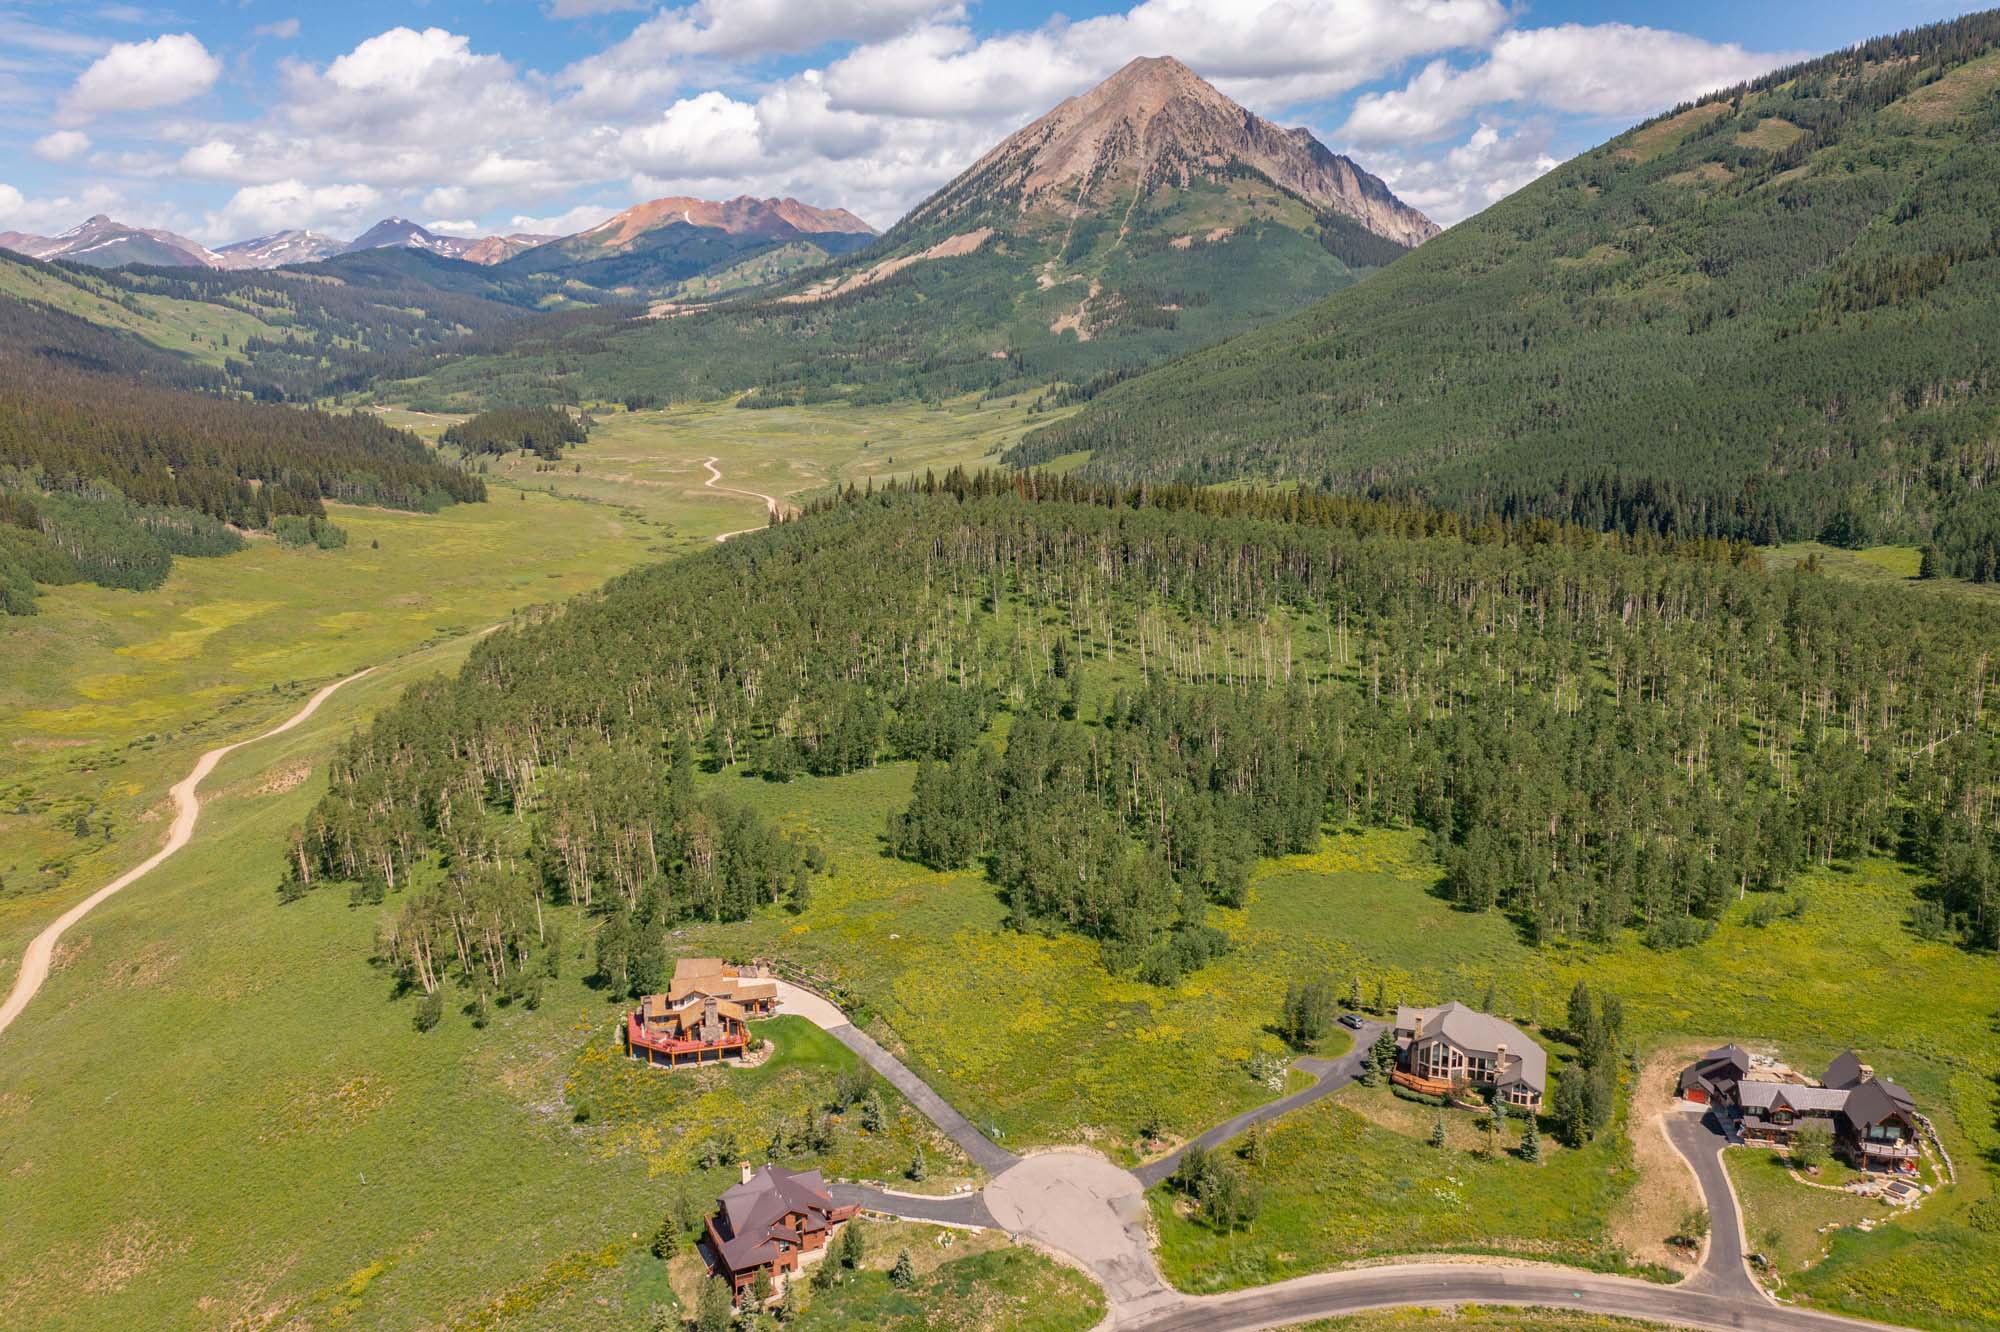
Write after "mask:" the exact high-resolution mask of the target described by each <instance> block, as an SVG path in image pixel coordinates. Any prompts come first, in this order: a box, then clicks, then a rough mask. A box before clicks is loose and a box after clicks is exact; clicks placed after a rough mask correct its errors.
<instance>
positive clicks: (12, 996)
mask: <svg viewBox="0 0 2000 1332" xmlns="http://www.w3.org/2000/svg"><path fill="white" fill-rule="evenodd" d="M374 669H375V668H374V667H373V666H370V667H369V668H368V670H365V671H356V672H355V673H354V674H352V675H350V676H348V677H347V678H346V679H344V680H335V681H334V682H333V683H332V684H330V685H327V686H326V687H325V688H323V689H321V690H320V691H319V692H318V693H316V694H314V695H313V696H312V697H311V698H309V699H307V700H306V703H305V706H304V707H302V708H300V709H299V710H298V711H297V712H295V713H293V714H292V715H291V716H289V717H287V718H286V719H285V720H284V721H281V722H279V723H278V724H277V725H276V726H273V727H272V728H271V729H270V730H268V731H265V732H264V733H263V734H261V735H253V736H251V737H250V738H249V739H248V740H238V741H235V742H234V743H232V744H227V745H223V746H222V747H221V748H219V749H211V750H209V751H208V752H207V753H206V754H203V755H202V756H201V757H200V758H199V759H197V760H196V761H195V765H194V770H193V771H191V772H189V773H188V775H187V776H185V777H183V778H181V780H180V781H179V782H177V783H175V785H174V788H173V792H172V795H173V799H174V823H173V827H172V828H171V829H169V830H168V832H167V840H166V843H165V844H164V845H162V846H161V847H160V849H159V850H157V851H155V852H154V853H153V854H152V855H150V856H148V857H146V859H145V860H143V861H141V862H140V863H139V864H138V865H136V866H134V867H133V868H131V869H129V870H127V871H125V873H123V874H121V875H119V876H118V877H117V878H115V879H113V880H112V881H111V882H110V883H107V884H105V885H104V886H103V887H102V888H99V889H98V890H97V891H96V892H94V893H92V894H91V895H90V896H89V897H86V898H84V899H83V900H82V901H81V902H78V903H77V904H76V905H75V906H73V907H71V908H70V909H69V910H67V911H65V912H63V913H62V915H60V916H58V917H56V920H55V923H54V924H53V925H50V926H49V927H48V928H47V929H45V930H43V931H42V932H41V933H40V934H38V935H36V936H35V938H34V942H32V943H30V944H29V945H28V951H27V952H26V953H25V954H23V955H22V958H21V971H20V974H19V975H17V976H15V977H14V988H13V989H12V990H11V991H9V992H8V995H7V1002H6V1003H5V1004H0V1032H4V1031H6V1030H7V1028H8V1027H9V1026H10V1025H12V1023H13V1021H14V1019H15V1018H17V1017H19V1016H20V1014H21V1010H22V1009H24V1008H26V1007H27V1006H28V1001H29V1000H30V999H33V998H34V997H35V993H36V991H38V990H40V989H41V988H42V982H43V981H45V980H47V979H48V978H49V963H50V961H51V960H52V959H53V958H54V957H55V951H56V943H57V942H58V941H59V940H60V939H61V938H62V937H63V934H64V932H65V931H67V930H68V929H69V928H70V927H71V926H72V925H74V924H76V923H77V922H78V921H80V920H82V919H83V918H84V917H85V916H87V915H89V914H90V913H91V912H92V911H93V910H95V909H96V908H97V906H98V904H100V903H101V902H103V901H104V900H105V899H107V898H109V897H110V896H111V895H112V894H113V893H117V892H120V891H122V890H124V889H126V888H129V887H131V886H132V885H133V884H134V883H137V882H138V881H139V880H140V879H142V878H144V877H145V876H146V875H148V874H150V873H152V872H153V870H154V869H155V868H156V867H158V865H159V864H160V862H161V861H163V860H165V859H166V858H167V857H168V856H171V855H172V854H174V852H176V851H178V850H180V849H181V848H182V847H184V846H186V845H187V844H188V839H189V838H190V837H192V836H193V835H194V825H195V820H196V819H199V818H200V817H201V797H200V796H199V795H197V794H196V793H195V788H196V787H198V786H200V785H201V783H202V779H203V778H205V777H207V776H208V774H209V773H211V772H213V771H215V765H216V764H218V763H220V762H222V760H223V759H224V758H226V757H227V756H228V755H230V754H231V753H233V752H235V751H236V750H238V749H241V748H242V747H243V746H245V745H254V744H256V743H257V742H258V741H259V740H268V739H270V738H271V737H272V736H274V735H280V734H283V733H284V732H286V731H289V730H291V729H292V728H293V727H294V726H297V725H298V724H299V723H300V722H303V721H304V720H305V719H306V718H308V717H310V716H312V715H313V713H315V712H317V711H318V710H319V705H320V704H322V703H324V702H326V700H327V699H328V698H330V697H331V696H332V695H333V692H334V690H336V689H339V688H340V687H341V686H342V685H347V684H352V683H354V681H356V680H359V679H360V678H361V677H362V676H364V675H367V674H369V673H370V672H371V671H373V670H374Z"/></svg>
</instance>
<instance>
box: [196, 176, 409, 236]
mask: <svg viewBox="0 0 2000 1332" xmlns="http://www.w3.org/2000/svg"><path fill="white" fill-rule="evenodd" d="M381 203H382V195H381V193H380V192H379V191H377V190H376V189H375V188H374V187H373V186H370V185H364V184H360V183H348V184H339V185H308V184H306V183H305V182H304V181H300V180H280V181H273V182H271V183H269V184H265V185H246V186H244V187H243V188H242V189H240V190H238V191H236V193H235V194H234V195H233V196H231V197H230V200H229V202H228V203H227V204H225V205H224V206H223V207H222V209H221V211H220V212H218V213H216V214H213V215H212V216H210V217H209V219H208V221H207V225H206V227H205V228H204V231H205V232H206V234H208V235H212V236H217V237H229V238H232V239H234V238H240V237H245V236H259V235H265V234H268V233H270V232H274V231H285V230H289V229H291V228H294V227H313V228H318V229H320V230H327V231H336V230H340V229H342V228H353V227H356V226H360V225H366V223H367V222H368V221H369V220H371V219H372V217H373V215H374V213H375V210H376V209H377V208H379V207H380V206H381Z"/></svg>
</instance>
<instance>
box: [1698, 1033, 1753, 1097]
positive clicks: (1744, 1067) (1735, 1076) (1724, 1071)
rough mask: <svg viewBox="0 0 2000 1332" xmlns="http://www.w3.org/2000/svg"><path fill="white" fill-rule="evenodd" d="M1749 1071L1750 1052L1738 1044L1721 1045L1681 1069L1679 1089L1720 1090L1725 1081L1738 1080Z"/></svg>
mask: <svg viewBox="0 0 2000 1332" xmlns="http://www.w3.org/2000/svg"><path fill="white" fill-rule="evenodd" d="M1749 1071H1750V1052H1749V1051H1748V1050H1745V1049H1744V1048H1743V1047H1742V1046H1740V1045H1723V1046H1718V1047H1716V1048H1715V1049H1713V1050H1710V1051H1709V1052H1708V1053H1707V1054H1705V1055H1703V1056H1702V1057H1701V1058H1700V1059H1699V1060H1697V1061H1696V1062H1695V1063H1692V1064H1690V1065H1688V1066H1687V1067H1686V1068H1684V1069H1682V1070H1681V1090H1682V1091H1686V1090H1688V1088H1690V1087H1706V1088H1708V1090H1710V1091H1711V1092H1713V1091H1719V1090H1721V1087H1722V1084H1723V1083H1725V1082H1739V1081H1741V1080H1742V1078H1743V1075H1744V1074H1746V1073H1748V1072H1749Z"/></svg>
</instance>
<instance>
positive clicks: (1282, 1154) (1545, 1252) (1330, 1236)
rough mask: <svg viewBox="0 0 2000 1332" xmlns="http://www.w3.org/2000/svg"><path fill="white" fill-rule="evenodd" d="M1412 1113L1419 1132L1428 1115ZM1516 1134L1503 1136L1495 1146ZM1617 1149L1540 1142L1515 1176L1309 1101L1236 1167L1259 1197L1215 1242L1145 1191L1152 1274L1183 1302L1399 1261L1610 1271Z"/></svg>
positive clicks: (1509, 1165) (1511, 1166) (1172, 1202)
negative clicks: (1525, 1261) (1426, 1256)
mask: <svg viewBox="0 0 2000 1332" xmlns="http://www.w3.org/2000/svg"><path fill="white" fill-rule="evenodd" d="M1424 1113H1425V1116H1426V1126H1428V1122H1429V1121H1428V1116H1429V1115H1430V1114H1432V1113H1433V1112H1432V1111H1430V1110H1428V1109H1426V1110H1425V1112H1424ZM1449 1113H1451V1112H1448V1115H1449ZM1460 1117H1464V1116H1463V1115H1462V1113H1461V1116H1460ZM1518 1132H1519V1130H1518V1127H1516V1128H1515V1129H1514V1130H1512V1131H1511V1132H1509V1133H1508V1134H1507V1139H1506V1141H1507V1144H1508V1145H1509V1146H1511V1145H1512V1144H1513V1143H1514V1142H1516V1141H1518ZM1544 1143H1545V1144H1547V1135H1546V1134H1545V1135H1544ZM1621 1146H1622V1145H1621V1142H1620V1140H1619V1138H1618V1137H1617V1135H1615V1134H1606V1135H1604V1136H1603V1137H1602V1138H1601V1139H1600V1140H1599V1141H1598V1142H1596V1143H1593V1144H1591V1145H1590V1146H1589V1147H1588V1148H1585V1149H1584V1150H1582V1151H1577V1152H1567V1151H1563V1150H1561V1149H1560V1148H1557V1147H1554V1146H1553V1144H1548V1150H1545V1152H1544V1159H1543V1161H1542V1163H1541V1164H1539V1165H1529V1164H1527V1163H1526V1162H1523V1161H1520V1160H1518V1159H1516V1158H1514V1157H1513V1156H1512V1155H1508V1154H1503V1155H1500V1156H1498V1157H1495V1158H1489V1157H1487V1156H1486V1155H1485V1154H1484V1153H1483V1152H1480V1153H1474V1152H1468V1151H1465V1150H1462V1149H1460V1148H1458V1147H1455V1146H1447V1147H1444V1148H1442V1149H1440V1148H1434V1147H1431V1146H1430V1145H1429V1144H1428V1142H1427V1141H1425V1140H1424V1139H1423V1138H1421V1137H1418V1136H1415V1135H1411V1134H1406V1133H1400V1132H1396V1131H1394V1130H1392V1129H1387V1128H1383V1127H1381V1126H1380V1125H1378V1124H1375V1123H1372V1122H1370V1120H1369V1119H1367V1118H1364V1117H1363V1115H1362V1114H1360V1113H1357V1112H1356V1111H1355V1110H1354V1109H1351V1108H1349V1107H1348V1106H1347V1105H1344V1104H1341V1103H1339V1102H1338V1101H1327V1102H1321V1103H1319V1104H1317V1105H1315V1106H1313V1107H1311V1108H1310V1109H1307V1110H1303V1111H1300V1112H1299V1113H1298V1114H1295V1115H1291V1116H1288V1117H1286V1118H1284V1119H1282V1120H1279V1121H1278V1122H1277V1123H1276V1124H1275V1125H1274V1126H1273V1127H1272V1129H1271V1130H1270V1132H1269V1134H1268V1136H1267V1138H1266V1158H1265V1161H1264V1164H1263V1165H1261V1166H1248V1165H1246V1167H1245V1168H1246V1170H1247V1171H1248V1174H1249V1176H1250V1178H1251V1181H1252V1183H1253V1185H1254V1186H1255V1188H1256V1190H1257V1192H1258V1195H1259V1197H1260V1200H1261V1205H1260V1208H1259V1211H1258V1215H1257V1218H1256V1220H1255V1222H1254V1223H1252V1224H1251V1225H1250V1226H1248V1227H1246V1228H1243V1229H1239V1230H1237V1231H1236V1232H1234V1233H1233V1234H1225V1233H1223V1232H1221V1231H1218V1230H1216V1229H1215V1228H1214V1227H1212V1226H1210V1225H1208V1224H1207V1223H1206V1222H1204V1221H1202V1220H1200V1219H1198V1218H1195V1217H1192V1216H1190V1215H1188V1214H1187V1206H1186V1204H1185V1202H1184V1200H1182V1199H1181V1198H1180V1197H1179V1196H1178V1195H1176V1194H1174V1193H1172V1192H1171V1191H1169V1190H1167V1189H1165V1188H1160V1189H1155V1190H1154V1191H1153V1193H1152V1195H1151V1202H1152V1205H1153V1218H1154V1221H1155V1222H1156V1223H1157V1225H1158V1227H1159V1232H1160V1264H1161V1267H1162V1268H1163V1269H1164V1270H1165V1272H1166V1275H1167V1279H1168V1280H1169V1281H1171V1282H1173V1284H1174V1285H1176V1286H1178V1287H1180V1288H1181V1289H1183V1290H1187V1291H1192V1292H1196V1293H1207V1292H1211V1291H1221V1290H1235V1289H1238V1288H1240V1287H1244V1286H1259V1285H1264V1284H1266V1283H1268V1282H1272V1281H1282V1280H1284V1279H1286V1278H1287V1277H1294V1276H1301V1275H1304V1274H1305V1273H1308V1272H1317V1271H1322V1270H1324V1269H1326V1268H1329V1267H1337V1266H1340V1265H1343V1264H1346V1263H1351V1262H1355V1261H1358V1260H1361V1259H1365V1258H1372V1257H1377V1256H1380V1255H1383V1254H1399V1253H1445V1252H1454V1253H1456V1252H1473V1253H1504V1254H1510V1255H1515V1256H1522V1257H1531V1258H1537V1259H1544V1260H1552V1261H1557V1262H1567V1263H1575V1264H1577V1265H1579V1266H1587V1267H1605V1268H1612V1269H1616V1268H1619V1267H1621V1266H1623V1264H1622V1262H1621V1261H1620V1257H1619V1255H1618V1254H1616V1253H1615V1252H1614V1251H1612V1250H1611V1249H1610V1248H1609V1246H1608V1245H1607V1244H1606V1242H1605V1238H1604V1218H1605V1215H1606V1213H1607V1212H1608V1211H1609V1209H1610V1207H1611V1204H1612V1203H1613V1202H1615V1201H1616V1200H1617V1198H1618V1197H1619V1195H1620V1194H1621V1193H1622V1192H1623V1190H1624V1189H1625V1188H1626V1187H1628V1186H1629V1185H1630V1182H1631V1181H1630V1178H1629V1176H1630V1170H1629V1167H1628V1166H1627V1165H1626V1164H1625V1162H1624V1160H1623V1155H1622V1150H1621Z"/></svg>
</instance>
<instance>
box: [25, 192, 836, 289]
mask: <svg viewBox="0 0 2000 1332" xmlns="http://www.w3.org/2000/svg"><path fill="white" fill-rule="evenodd" d="M874 239H875V232H874V231H873V230H872V229H871V228H870V227H869V226H868V224H867V223H866V222H863V221H862V220H861V219H860V218H858V217H856V216H854V214H852V213H850V212H848V211H847V210H845V209H841V208H832V209H827V208H815V207H813V206H812V205H810V204H804V203H800V202H799V201H798V200H796V199H752V198H748V197H744V198H739V199H731V200H728V201H726V202H719V203H718V202H711V201H708V200H704V199H689V198H681V197H675V198H671V199H655V200H653V201H652V202H650V203H643V204H639V205H638V206H636V207H634V208H629V209H627V210H625V211H624V212H622V213H620V214H618V215H617V216H616V217H614V218H612V219H610V220H609V221H607V222H605V223H603V224H602V225H600V226H597V227H593V228H591V229H590V230H589V231H586V232H583V233H581V234H579V235H576V236H569V237H562V236H550V235H537V234H532V233H526V232H519V233H515V234H513V235H506V236H448V235H444V234H442V233H440V232H436V231H432V230H431V229H429V228H428V227H425V226H422V225H421V224H419V223H416V222H412V221H410V220H409V219H408V218H405V217H387V218H383V219H382V220H381V221H380V222H377V223H376V224H375V225H374V226H372V227H370V228H368V230H366V231H364V232H362V233H361V235H359V236H358V237H356V238H355V239H353V240H342V239H340V238H339V237H337V236H329V235H327V234H326V233H324V232H319V231H307V230H287V231H278V232H273V233H272V234H271V235H268V236H256V237H253V238H251V239H249V240H241V241H235V242H233V243H231V244H228V245H224V246H222V247H220V248H218V249H215V250H210V249H208V248H207V247H206V246H204V245H202V244H200V243H199V242H197V241H192V240H189V239H188V238H186V237H185V236H177V235H175V234H174V233H172V232H170V231H159V230H150V229H147V228H143V227H134V226H128V225H127V224H125V223H123V222H118V221H114V220H113V219H111V218H109V217H106V216H104V215H103V214H99V215H98V216H96V217H93V218H91V219H90V220H89V221H87V222H84V223H82V224H81V225H79V226H76V227H72V228H71V229H70V230H68V231H65V232H63V233H62V234H61V235H57V236H36V235H31V234H29V233H27V232H20V231H6V232H0V249H5V250H12V251H14V252H15V253H16V254H25V255H27V256H28V257H29V258H30V259H42V260H61V261H64V262H68V263H79V264H88V265H90V266H92V267H94V268H123V267H126V266H128V265H132V264H147V265H152V266H155V267H161V268H220V269H229V270H243V269H260V268H280V267H283V266H285V265H287V264H310V263H318V262H320V261H322V260H326V259H332V258H335V257H336V256H339V255H344V254H360V253H363V252H365V251H368V250H380V249H389V248H402V249H410V250H421V251H423V252H425V253H427V254H435V255H439V256H441V257H443V258H446V259H459V260H463V261H465V262H466V263H472V264H480V265H484V266H489V267H490V266H493V265H498V264H503V263H506V262H508V261H509V260H512V259H516V258H518V257H520V256H522V255H524V254H526V253H528V252H529V251H531V250H537V249H542V248H545V247H546V248H549V249H550V252H549V253H548V254H546V255H543V256H540V257H538V259H537V260H536V262H535V263H534V264H532V265H529V266H527V267H525V268H524V269H523V271H525V272H534V273H546V272H559V271H562V270H567V269H570V268H573V267H576V266H577V265H597V266H598V267H597V269H596V270H594V271H596V272H598V273H600V274H617V273H618V272H619V271H620V270H626V271H628V273H629V274H632V275H637V276H638V277H639V278H641V279H645V278H649V277H652V278H657V279H658V280H662V281H665V282H668V283H671V282H674V281H678V280H679V279H681V278H685V277H689V276H692V275H694V274H695V273H698V272H701V271H704V270H705V269H706V268H708V267H710V266H712V264H713V263H714V262H717V261H720V260H728V259H734V258H737V257H740V256H741V255H743V254H745V253H746V252H749V251H753V250H763V249H770V248H772V247H774V246H778V245H784V244H788V243H793V242H802V243H805V244H806V245H808V246H810V248H811V249H812V252H813V254H814V255H815V256H816V258H817V259H819V260H822V261H823V260H824V259H826V258H827V257H829V256H832V255H840V254H846V253H848V252H849V251H850V250H853V249H857V248H859V247H860V246H862V245H866V244H867V243H868V242H870V241H872V240H874ZM672 256H679V261H678V262H676V260H675V258H673V257H672ZM605 261H612V262H608V263H607V262H605ZM660 274H665V275H666V276H664V277H660V276H659V275H660ZM564 275H565V276H569V275H568V274H567V273H565V274H564ZM581 280H584V281H588V280H589V277H588V275H585V276H584V277H583V278H582V279H581Z"/></svg>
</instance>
